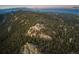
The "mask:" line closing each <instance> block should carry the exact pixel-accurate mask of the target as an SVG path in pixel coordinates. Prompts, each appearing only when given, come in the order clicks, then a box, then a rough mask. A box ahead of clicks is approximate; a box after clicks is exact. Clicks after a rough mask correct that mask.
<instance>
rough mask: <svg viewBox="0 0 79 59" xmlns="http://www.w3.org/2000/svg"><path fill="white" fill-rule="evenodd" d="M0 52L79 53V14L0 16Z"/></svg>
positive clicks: (34, 13) (16, 14) (15, 14)
mask: <svg viewBox="0 0 79 59" xmlns="http://www.w3.org/2000/svg"><path fill="white" fill-rule="evenodd" d="M0 53H10V54H11V53H15V54H16V53H27V54H28V53H33V54H35V53H46V54H48V53H50V54H51V53H79V15H74V14H63V13H62V14H59V13H52V14H51V13H46V14H44V13H37V12H27V11H17V12H16V13H7V14H0Z"/></svg>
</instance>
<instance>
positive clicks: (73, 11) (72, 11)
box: [0, 8, 79, 14]
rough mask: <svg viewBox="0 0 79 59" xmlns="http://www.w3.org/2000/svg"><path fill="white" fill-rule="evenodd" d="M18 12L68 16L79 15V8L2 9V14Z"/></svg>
mask: <svg viewBox="0 0 79 59" xmlns="http://www.w3.org/2000/svg"><path fill="white" fill-rule="evenodd" d="M17 11H32V12H41V13H66V14H79V9H78V8H36V9H33V8H9V9H0V14H4V13H12V12H17Z"/></svg>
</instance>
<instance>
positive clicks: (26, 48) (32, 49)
mask: <svg viewBox="0 0 79 59" xmlns="http://www.w3.org/2000/svg"><path fill="white" fill-rule="evenodd" d="M20 53H22V54H38V53H40V51H39V49H38V48H37V46H36V45H33V44H31V43H26V44H25V45H23V46H22V47H21V49H20Z"/></svg>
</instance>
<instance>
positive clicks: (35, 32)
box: [26, 23, 52, 40]
mask: <svg viewBox="0 0 79 59" xmlns="http://www.w3.org/2000/svg"><path fill="white" fill-rule="evenodd" d="M45 29H46V28H45V26H44V24H39V23H37V24H35V25H34V26H32V27H30V28H29V30H28V32H27V33H26V35H28V36H30V37H36V38H42V39H46V40H52V37H51V36H50V35H48V34H46V33H45V32H43V31H44V30H45Z"/></svg>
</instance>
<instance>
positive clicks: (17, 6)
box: [0, 5, 79, 9]
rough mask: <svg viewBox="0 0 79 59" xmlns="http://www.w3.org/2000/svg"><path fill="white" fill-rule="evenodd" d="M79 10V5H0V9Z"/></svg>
mask: <svg viewBox="0 0 79 59" xmlns="http://www.w3.org/2000/svg"><path fill="white" fill-rule="evenodd" d="M20 7H25V8H74V7H77V8H79V5H0V9H5V8H20Z"/></svg>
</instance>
